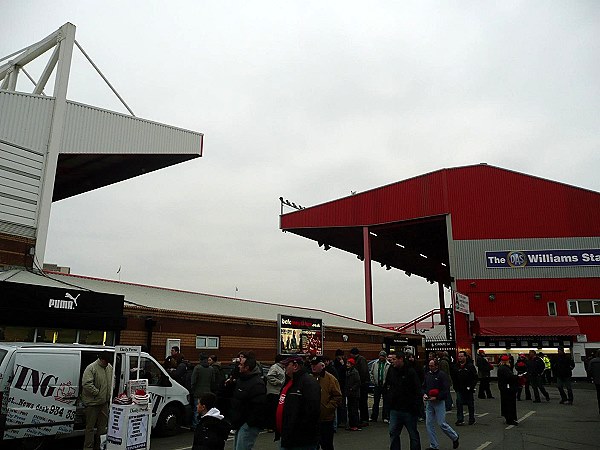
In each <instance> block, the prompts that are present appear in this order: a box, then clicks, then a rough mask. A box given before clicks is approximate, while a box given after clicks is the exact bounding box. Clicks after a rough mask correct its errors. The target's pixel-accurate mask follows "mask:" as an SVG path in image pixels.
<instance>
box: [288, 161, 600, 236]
mask: <svg viewBox="0 0 600 450" xmlns="http://www.w3.org/2000/svg"><path fill="white" fill-rule="evenodd" d="M448 213H451V214H452V235H453V238H454V240H461V239H485V238H495V239H511V238H536V237H538V238H545V237H567V236H582V237H585V236H600V194H599V193H597V192H593V191H590V190H586V189H581V188H578V187H574V186H569V185H566V184H563V183H559V182H555V181H550V180H545V179H542V178H539V177H534V176H531V175H526V174H522V173H519V172H514V171H511V170H506V169H502V168H498V167H494V166H489V165H487V164H477V165H473V166H465V167H457V168H451V169H442V170H439V171H436V172H432V173H429V174H425V175H422V176H419V177H416V178H411V179H407V180H404V181H400V182H398V183H394V184H390V185H387V186H383V187H380V188H377V189H373V190H371V191H366V192H363V193H360V194H357V195H354V196H351V197H345V198H342V199H338V200H335V201H331V202H328V203H324V204H321V205H317V206H313V207H310V208H306V209H303V210H300V211H295V212H291V213H288V214H284V215H282V216H281V220H280V223H281V228H282V229H284V230H285V229H295V228H326V227H339V226H361V225H376V224H381V223H392V222H397V221H405V220H411V219H417V218H422V217H430V216H435V215H442V214H448Z"/></svg>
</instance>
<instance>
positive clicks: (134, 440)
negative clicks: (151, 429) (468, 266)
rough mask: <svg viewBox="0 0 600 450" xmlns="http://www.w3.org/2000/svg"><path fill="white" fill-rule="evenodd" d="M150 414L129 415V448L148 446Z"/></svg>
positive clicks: (133, 449)
mask: <svg viewBox="0 0 600 450" xmlns="http://www.w3.org/2000/svg"><path fill="white" fill-rule="evenodd" d="M149 417H150V415H149V414H145V413H142V414H133V415H131V416H129V424H128V427H127V450H138V449H146V448H148V419H149Z"/></svg>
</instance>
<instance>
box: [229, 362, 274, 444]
mask: <svg viewBox="0 0 600 450" xmlns="http://www.w3.org/2000/svg"><path fill="white" fill-rule="evenodd" d="M239 370H240V376H239V378H238V380H237V383H236V386H235V391H234V392H233V397H232V398H231V426H232V427H233V429H234V430H237V432H236V433H235V439H234V441H233V449H234V450H249V449H251V448H252V447H253V446H254V442H256V438H257V437H258V434H259V433H260V432H261V430H262V429H263V425H264V417H265V414H266V410H267V408H266V405H267V388H266V387H265V382H264V381H263V378H262V371H261V370H260V367H259V366H258V364H257V363H256V358H255V357H254V354H253V353H252V352H242V353H240V365H239Z"/></svg>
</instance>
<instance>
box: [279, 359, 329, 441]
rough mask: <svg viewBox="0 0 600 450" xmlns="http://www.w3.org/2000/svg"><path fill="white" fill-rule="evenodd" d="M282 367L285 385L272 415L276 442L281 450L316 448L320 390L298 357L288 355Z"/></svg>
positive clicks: (282, 362)
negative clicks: (279, 442)
mask: <svg viewBox="0 0 600 450" xmlns="http://www.w3.org/2000/svg"><path fill="white" fill-rule="evenodd" d="M281 364H282V365H283V366H284V367H285V374H286V382H285V384H284V386H283V388H282V389H281V394H280V396H279V404H278V406H277V412H276V414H275V440H278V439H281V447H280V449H281V450H293V449H297V448H302V449H304V448H311V447H312V448H316V447H317V444H318V442H319V415H320V412H321V406H320V404H321V387H320V386H319V383H318V382H317V381H316V380H315V379H314V378H313V377H312V376H310V375H309V374H308V373H307V372H306V370H305V368H304V364H303V360H302V357H301V356H290V357H288V358H285V359H284V360H283V361H281Z"/></svg>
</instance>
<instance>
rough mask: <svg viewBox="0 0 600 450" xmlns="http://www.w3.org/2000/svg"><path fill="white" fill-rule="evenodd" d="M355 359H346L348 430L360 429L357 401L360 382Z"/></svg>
mask: <svg viewBox="0 0 600 450" xmlns="http://www.w3.org/2000/svg"><path fill="white" fill-rule="evenodd" d="M355 365H356V360H355V359H354V358H348V361H346V399H347V400H348V429H349V430H350V431H358V430H360V428H359V425H360V415H359V411H358V402H359V399H360V391H361V383H360V375H359V374H358V371H357V370H356V367H354V366H355Z"/></svg>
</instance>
